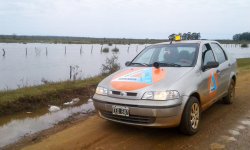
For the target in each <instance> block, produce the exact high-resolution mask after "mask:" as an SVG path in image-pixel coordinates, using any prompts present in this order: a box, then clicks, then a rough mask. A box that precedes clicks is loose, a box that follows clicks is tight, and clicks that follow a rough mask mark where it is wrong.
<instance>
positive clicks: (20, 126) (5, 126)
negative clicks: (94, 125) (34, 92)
mask: <svg viewBox="0 0 250 150" xmlns="http://www.w3.org/2000/svg"><path fill="white" fill-rule="evenodd" d="M93 111H94V106H93V102H92V101H90V100H89V101H87V102H86V101H80V102H79V103H78V104H77V105H75V106H61V109H60V110H57V111H53V112H51V111H49V110H48V107H45V108H41V109H38V110H36V111H35V112H23V113H18V114H15V115H11V116H6V117H0V135H1V140H0V149H1V147H4V146H6V145H8V144H11V143H15V142H17V141H18V140H20V139H21V138H23V137H25V136H29V135H31V134H34V133H37V132H39V131H42V130H45V129H48V128H51V127H53V126H54V125H55V124H57V123H59V122H60V121H63V120H65V119H67V118H69V117H71V116H72V115H74V114H78V113H80V115H81V117H83V116H85V115H87V114H89V113H91V112H93Z"/></svg>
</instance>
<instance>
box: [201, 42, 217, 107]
mask: <svg viewBox="0 0 250 150" xmlns="http://www.w3.org/2000/svg"><path fill="white" fill-rule="evenodd" d="M214 61H216V59H215V56H214V52H213V51H212V48H211V46H210V44H208V43H207V44H204V45H203V46H202V64H201V66H205V65H206V64H207V63H208V62H214ZM217 69H218V68H211V69H206V70H202V69H201V78H202V80H201V83H200V86H199V89H200V94H201V100H202V109H206V108H207V107H208V106H210V105H211V104H213V102H214V101H215V100H216V99H217V91H218V90H219V87H220V85H219V84H220V83H219V82H218V76H217V74H216V70H217Z"/></svg>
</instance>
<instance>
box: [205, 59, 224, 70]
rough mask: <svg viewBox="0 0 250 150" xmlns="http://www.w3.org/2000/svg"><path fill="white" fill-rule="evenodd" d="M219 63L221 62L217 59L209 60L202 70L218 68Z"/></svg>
mask: <svg viewBox="0 0 250 150" xmlns="http://www.w3.org/2000/svg"><path fill="white" fill-rule="evenodd" d="M219 65H220V64H219V63H218V62H216V61H209V62H207V64H206V65H204V66H203V67H202V71H205V70H206V69H211V68H217V67H218V66H219Z"/></svg>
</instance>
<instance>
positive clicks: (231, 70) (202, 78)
mask: <svg viewBox="0 0 250 150" xmlns="http://www.w3.org/2000/svg"><path fill="white" fill-rule="evenodd" d="M236 69H237V62H236V59H234V58H232V57H231V56H230V55H229V54H228V53H227V52H226V51H225V50H224V49H223V48H222V46H221V45H220V44H219V43H218V42H216V41H208V40H191V41H173V42H171V43H169V42H166V43H159V44H154V45H151V46H149V47H147V48H145V49H144V50H143V51H142V52H141V53H139V54H138V55H137V56H136V57H135V58H134V59H133V60H132V61H131V62H126V67H125V68H124V69H122V70H119V71H117V72H115V73H114V74H112V75H110V76H108V77H107V78H105V79H104V80H103V81H101V82H100V83H99V85H98V87H97V89H96V93H95V95H94V96H93V102H94V106H95V108H96V110H97V112H98V114H99V116H100V117H101V118H104V119H107V120H110V121H114V122H119V123H124V124H129V125H138V126H149V127H177V126H179V128H180V130H181V131H182V132H183V133H184V134H188V135H192V134H195V133H196V132H197V131H198V129H199V124H200V117H201V112H202V111H204V110H205V109H207V108H208V107H210V106H211V105H212V104H213V103H215V102H216V101H217V100H220V99H222V101H223V102H224V103H225V104H231V103H232V102H233V99H234V95H235V84H236V79H237V70H236Z"/></svg>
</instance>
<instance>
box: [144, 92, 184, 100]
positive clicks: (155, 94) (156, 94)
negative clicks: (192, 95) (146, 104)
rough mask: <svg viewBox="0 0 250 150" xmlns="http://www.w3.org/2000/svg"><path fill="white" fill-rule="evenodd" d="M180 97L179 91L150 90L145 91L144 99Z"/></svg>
mask: <svg viewBox="0 0 250 150" xmlns="http://www.w3.org/2000/svg"><path fill="white" fill-rule="evenodd" d="M179 97H180V95H179V92H178V91H162V92H161V91H154V92H153V91H150V92H146V93H144V95H143V97H142V99H148V100H171V99H178V98H179Z"/></svg>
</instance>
